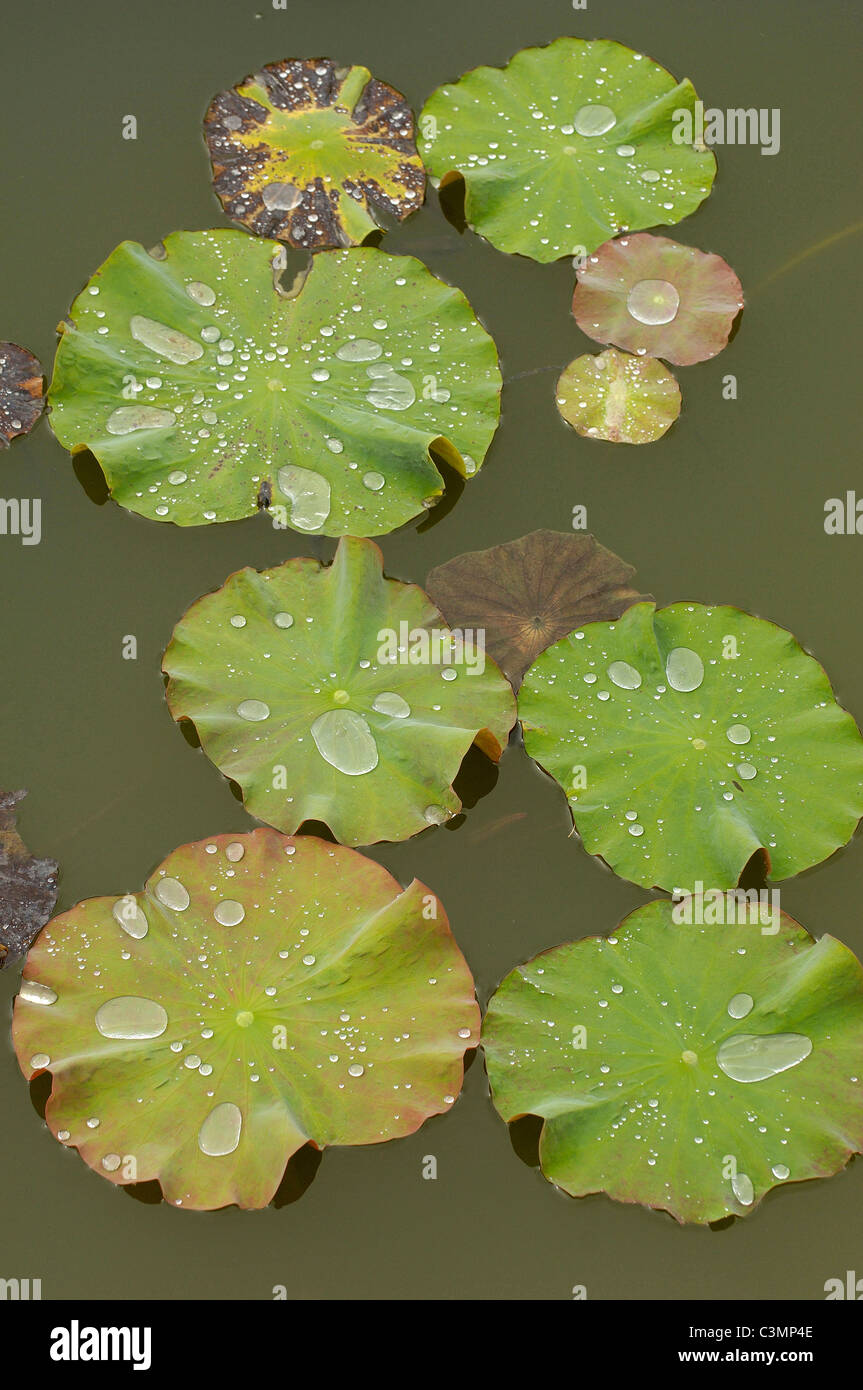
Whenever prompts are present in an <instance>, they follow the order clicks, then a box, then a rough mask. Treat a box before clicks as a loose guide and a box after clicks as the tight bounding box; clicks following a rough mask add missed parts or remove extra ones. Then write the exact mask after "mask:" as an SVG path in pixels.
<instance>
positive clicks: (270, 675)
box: [163, 538, 515, 845]
mask: <svg viewBox="0 0 863 1390" xmlns="http://www.w3.org/2000/svg"><path fill="white" fill-rule="evenodd" d="M163 669H164V670H165V671H166V673H167V674H168V675H169V676H170V681H169V684H168V705H169V707H170V710H171V713H172V714H173V716H174V718H175V719H191V720H192V721H193V722H194V724H195V727H196V729H197V731H198V734H199V735H200V739H201V744H202V746H203V748H204V751H205V752H206V753H207V755H208V757H210V758H211V759H212V760H213V762H214V763H215V764H216V766H217V767H218V768H220V769H221V771H222V772H223V773H224V774H225V776H226V777H231V778H233V780H234V781H235V782H237V783H238V784H239V786H240V787H241V788H242V791H243V796H244V800H245V804H246V807H247V809H248V810H249V811H250V812H251V813H252V815H254V816H258V817H259V818H260V819H261V820H264V821H267V822H269V824H270V825H275V826H277V827H278V828H279V829H280V830H284V831H287V832H292V831H294V830H296V829H297V827H298V826H300V825H301V824H302V823H303V822H304V821H306V820H314V821H323V822H324V823H325V824H326V825H328V826H329V827H330V829H331V830H332V832H333V834H334V835H335V836H336V838H337V839H338V840H340V841H341V842H342V843H344V844H354V845H356V844H371V843H372V842H373V841H375V840H404V839H407V838H408V836H410V835H415V834H417V832H418V831H420V830H424V829H426V827H427V826H429V825H437V824H440V823H441V822H442V821H444V820H447V819H448V818H449V817H450V816H453V815H455V813H456V812H457V811H458V810H459V809H460V808H461V802H460V801H459V798H458V797H457V795H456V793H455V792H454V791H453V789H452V785H451V784H452V780H453V778H454V777H455V775H456V773H457V772H458V770H459V767H460V766H461V762H462V759H463V758H464V756H465V754H466V753H467V751H468V749H469V748H470V746H471V744H472V743H474V742H476V743H478V744H479V745H480V747H481V748H482V749H483V751H484V752H486V753H487V754H488V755H489V756H490V757H491V758H493V759H494V760H495V761H497V759H498V758H499V757H500V754H501V749H502V748H503V747H504V745H505V744H506V740H507V735H508V733H509V731H510V729H511V727H512V725H513V723H514V721H515V702H514V700H513V695H512V690H511V689H510V686H509V684H508V682H507V681H506V680H505V679H504V677H503V676H502V675H501V673H500V671H498V669H497V667H496V666H494V665H493V664H492V663H486V662H485V658H484V652H483V649H482V646H481V644H479V645H477V646H474V642H473V635H472V634H463V635H458V634H457V635H455V636H453V634H452V633H451V632H450V629H449V628H447V627H446V626H445V625H444V623H443V620H442V619H441V616H440V614H439V613H438V612H437V609H435V608H434V607H433V606H432V604H431V603H430V601H429V599H428V598H427V596H426V595H425V594H424V593H423V591H422V589H418V588H417V587H416V586H415V585H413V584H403V583H401V582H399V581H398V580H394V579H384V577H383V570H382V556H381V553H380V551H379V549H378V547H377V546H376V545H374V544H373V542H371V541H362V540H354V539H350V538H346V539H344V540H342V541H340V542H339V548H338V550H337V551H336V557H335V560H334V562H333V564H332V565H331V566H330V567H329V568H323V567H322V566H321V565H319V564H318V562H317V561H316V560H307V559H299V560H289V561H287V562H286V563H285V564H283V565H280V566H279V567H278V568H276V569H271V570H265V571H264V572H263V573H260V574H259V573H258V572H257V571H256V570H252V569H244V570H240V571H239V572H238V573H237V574H233V575H231V577H230V578H229V579H228V580H227V581H226V582H225V584H224V586H223V587H222V588H221V589H219V590H218V591H217V592H216V593H215V594H208V595H207V596H206V597H205V598H202V599H199V600H198V602H197V603H195V604H193V606H192V607H191V608H190V609H189V611H188V613H186V615H185V616H184V617H183V618H181V619H180V622H179V623H178V624H177V626H176V628H175V629H174V635H173V637H172V639H171V644H170V646H169V647H168V650H167V651H166V653H165V659H164V662H163Z"/></svg>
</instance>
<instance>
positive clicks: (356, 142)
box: [204, 58, 425, 251]
mask: <svg viewBox="0 0 863 1390" xmlns="http://www.w3.org/2000/svg"><path fill="white" fill-rule="evenodd" d="M204 135H205V138H206V141H207V146H208V148H209V151H210V158H211V160H212V162H213V177H214V186H215V189H216V192H217V193H218V195H219V198H220V199H221V202H222V206H223V207H224V209H225V212H226V213H227V214H228V216H229V217H232V218H233V219H234V221H236V222H242V224H243V225H244V226H245V227H248V228H249V230H250V231H252V232H257V234H258V235H259V236H276V237H280V238H281V239H282V240H283V241H286V242H288V243H289V244H290V245H291V246H297V247H308V248H310V249H311V250H313V251H317V250H320V249H321V248H323V247H332V246H353V245H356V244H357V243H358V242H361V241H363V240H364V239H365V238H366V237H367V236H368V235H369V234H370V233H371V232H374V231H376V230H377V228H378V227H380V226H384V225H386V223H387V221H393V220H395V221H402V220H403V219H404V218H405V217H408V216H410V214H411V213H412V212H415V211H416V209H417V208H419V207H421V206H422V202H423V198H424V196H425V170H424V168H423V164H422V160H421V159H420V157H419V155H418V154H417V148H416V136H415V130H414V118H413V112H412V111H411V109H410V107H409V105H408V103H407V102H406V101H405V99H404V97H403V96H402V94H401V92H397V91H396V90H395V88H394V87H388V86H387V84H386V83H385V82H379V81H378V80H377V78H374V77H372V75H371V73H370V72H369V70H368V68H364V67H360V66H356V67H340V66H339V64H338V63H334V62H333V61H332V60H331V59H330V58H305V59H301V58H288V59H286V60H285V61H284V62H281V63H268V64H267V66H266V67H264V68H262V69H261V71H260V72H257V73H254V74H253V75H252V76H250V77H247V78H245V80H244V81H243V82H241V83H239V84H238V86H237V87H235V88H231V89H230V90H229V91H227V92H220V93H219V95H218V96H216V97H214V98H213V101H212V102H211V103H210V107H209V110H208V111H207V114H206V117H205V118H204Z"/></svg>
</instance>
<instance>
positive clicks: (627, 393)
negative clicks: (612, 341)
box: [557, 348, 680, 444]
mask: <svg viewBox="0 0 863 1390" xmlns="http://www.w3.org/2000/svg"><path fill="white" fill-rule="evenodd" d="M557 408H558V410H559V411H560V413H561V415H562V416H563V418H564V420H565V421H566V423H567V424H568V425H572V428H573V429H574V430H575V431H576V433H577V434H580V435H583V436H584V437H585V439H605V440H607V441H609V442H610V443H612V444H652V443H653V442H654V440H656V439H661V438H662V436H663V435H664V434H665V432H666V430H668V429H670V428H671V426H672V425H673V424H674V422H675V420H676V419H677V417H678V415H679V414H680V387H679V386H678V384H677V382H676V381H675V379H674V377H673V376H672V375H671V372H670V371H669V370H668V368H667V367H663V365H662V363H661V362H657V361H656V360H655V359H654V358H652V357H631V356H630V355H629V353H626V352H617V351H616V350H615V349H614V348H608V349H607V351H606V352H600V353H599V354H598V356H596V357H591V356H590V354H589V353H585V355H584V356H583V357H576V359H575V361H574V362H570V364H569V366H568V367H566V368H565V369H564V371H563V372H562V374H561V376H560V380H559V381H558V383H557Z"/></svg>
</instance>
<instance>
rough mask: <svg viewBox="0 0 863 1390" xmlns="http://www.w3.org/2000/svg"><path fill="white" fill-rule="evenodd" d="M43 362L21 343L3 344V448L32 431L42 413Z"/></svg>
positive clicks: (0, 442)
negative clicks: (19, 344)
mask: <svg viewBox="0 0 863 1390" xmlns="http://www.w3.org/2000/svg"><path fill="white" fill-rule="evenodd" d="M43 375H44V373H43V371H42V364H41V363H40V362H39V361H38V360H37V358H35V357H34V356H33V354H32V352H28V351H27V349H26V348H22V347H18V345H17V343H0V449H4V448H6V447H7V445H8V444H10V443H11V441H12V440H13V439H14V438H15V437H16V436H17V435H19V434H28V433H29V432H30V430H31V429H32V428H33V426H34V425H35V423H36V421H37V420H38V419H39V416H40V415H41V414H42V407H43V404H44V401H43V399H42V378H43Z"/></svg>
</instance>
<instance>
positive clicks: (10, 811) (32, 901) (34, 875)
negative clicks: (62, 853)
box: [0, 791, 60, 970]
mask: <svg viewBox="0 0 863 1390" xmlns="http://www.w3.org/2000/svg"><path fill="white" fill-rule="evenodd" d="M26 795H27V793H26V792H25V791H19V792H0V970H3V969H5V968H6V966H8V965H12V964H13V962H15V961H17V960H20V959H21V957H22V956H24V955H26V954H27V950H28V947H29V946H30V943H31V942H32V941H33V939H34V937H36V936H37V935H38V934H39V932H40V931H41V930H42V928H43V927H44V925H45V923H46V922H47V921H48V919H49V917H50V916H51V913H52V912H53V911H54V904H55V902H56V901H57V876H58V874H59V872H60V870H59V866H58V864H57V863H56V861H55V860H54V859H37V858H36V857H35V856H34V855H32V854H31V853H30V851H29V850H28V848H27V846H26V845H25V844H24V841H23V840H22V839H21V836H20V835H19V834H18V829H17V826H16V824H15V821H16V812H15V807H16V806H17V804H18V802H19V801H23V799H24V797H25V796H26Z"/></svg>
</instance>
